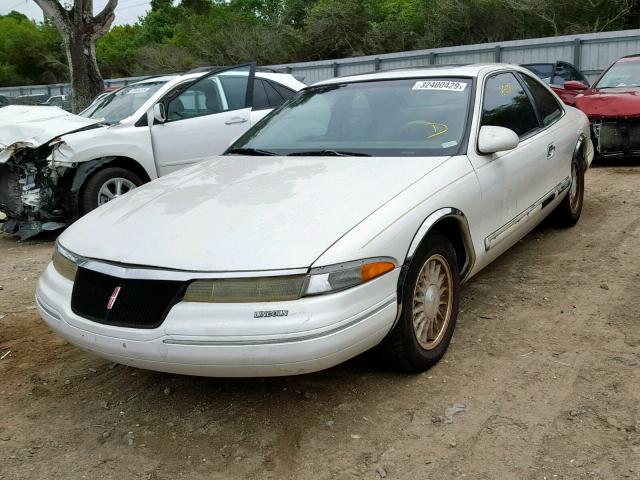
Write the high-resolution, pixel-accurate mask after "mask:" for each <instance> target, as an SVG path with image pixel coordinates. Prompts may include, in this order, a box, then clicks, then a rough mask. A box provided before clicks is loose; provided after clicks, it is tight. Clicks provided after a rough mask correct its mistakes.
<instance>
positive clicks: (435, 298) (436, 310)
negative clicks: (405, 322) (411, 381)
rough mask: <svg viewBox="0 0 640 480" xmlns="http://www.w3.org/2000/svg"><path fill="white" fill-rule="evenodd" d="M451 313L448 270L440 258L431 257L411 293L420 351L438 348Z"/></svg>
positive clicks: (451, 295)
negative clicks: (421, 349)
mask: <svg viewBox="0 0 640 480" xmlns="http://www.w3.org/2000/svg"><path fill="white" fill-rule="evenodd" d="M452 309H453V275H452V274H451V267H450V266H449V263H448V262H447V260H446V259H445V258H444V257H443V256H442V255H439V254H435V255H432V256H431V257H429V258H428V259H427V261H426V262H425V263H424V265H423V266H422V270H421V271H420V273H419V275H418V280H417V282H416V286H415V288H414V291H413V311H412V318H413V332H414V334H415V337H416V340H417V341H418V343H419V344H420V346H421V347H422V348H424V349H425V350H432V349H434V348H436V347H437V346H438V345H439V344H440V342H441V341H442V338H443V337H444V335H445V332H446V331H447V326H448V325H449V321H450V320H451V313H452Z"/></svg>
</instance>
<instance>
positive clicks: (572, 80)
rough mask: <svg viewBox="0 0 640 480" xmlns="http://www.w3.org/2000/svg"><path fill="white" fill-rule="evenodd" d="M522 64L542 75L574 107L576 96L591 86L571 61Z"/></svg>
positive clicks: (563, 99)
mask: <svg viewBox="0 0 640 480" xmlns="http://www.w3.org/2000/svg"><path fill="white" fill-rule="evenodd" d="M521 66H522V67H524V68H526V69H528V70H531V71H532V72H533V73H535V74H536V75H537V76H538V77H540V79H541V80H542V81H544V82H545V83H547V84H548V85H549V87H551V90H553V91H554V92H556V94H557V95H558V96H559V97H560V99H561V100H562V101H563V102H564V103H566V104H567V105H571V106H572V107H574V106H575V98H576V96H577V95H578V94H580V93H581V92H582V91H583V90H586V89H587V88H589V81H588V80H587V79H586V78H585V76H584V75H583V74H582V73H580V70H578V69H577V68H576V67H575V66H574V65H571V64H570V63H569V62H555V63H526V64H523V65H521Z"/></svg>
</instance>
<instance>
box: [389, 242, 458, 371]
mask: <svg viewBox="0 0 640 480" xmlns="http://www.w3.org/2000/svg"><path fill="white" fill-rule="evenodd" d="M401 295H402V313H401V316H400V318H399V320H398V323H397V324H396V326H395V327H394V328H393V330H392V331H391V332H390V333H389V334H388V335H387V337H386V338H385V340H384V341H383V344H382V350H383V352H384V354H385V356H386V357H387V359H389V360H390V361H391V362H392V363H393V364H394V365H396V366H397V367H399V368H400V369H402V370H405V371H408V372H421V371H424V370H426V369H428V368H429V367H431V366H432V365H434V364H435V363H436V362H437V361H438V360H440V358H441V357H442V356H443V355H444V353H445V352H446V350H447V347H448V346H449V343H450V342H451V337H452V336H453V330H454V329H455V325H456V319H457V317H458V302H459V296H460V275H459V272H458V262H457V259H456V253H455V250H454V249H453V247H452V246H451V242H449V240H448V239H447V238H446V237H445V236H443V235H441V234H439V233H433V234H429V237H428V238H427V239H426V241H425V243H424V244H423V245H422V246H421V247H420V249H418V251H417V252H416V255H415V257H414V259H413V260H412V262H411V266H410V267H409V271H408V272H407V277H406V279H405V282H404V286H403V289H402V292H401Z"/></svg>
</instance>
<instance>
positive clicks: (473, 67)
mask: <svg viewBox="0 0 640 480" xmlns="http://www.w3.org/2000/svg"><path fill="white" fill-rule="evenodd" d="M504 69H510V70H517V71H520V72H525V73H529V74H531V72H530V71H529V70H527V69H525V68H522V67H519V66H517V65H511V64H507V63H474V64H469V65H437V66H436V65H434V66H433V67H419V68H405V69H401V70H387V71H384V72H376V73H367V74H360V75H352V76H348V77H336V78H332V79H329V80H323V81H321V82H318V83H314V85H330V84H334V83H350V82H365V81H368V80H392V79H402V78H428V77H477V76H479V75H481V74H486V73H489V72H491V71H494V70H504Z"/></svg>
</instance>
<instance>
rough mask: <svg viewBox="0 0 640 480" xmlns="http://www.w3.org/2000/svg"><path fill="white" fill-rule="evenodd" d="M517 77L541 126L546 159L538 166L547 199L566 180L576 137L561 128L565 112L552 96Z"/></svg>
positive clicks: (527, 79) (528, 79)
mask: <svg viewBox="0 0 640 480" xmlns="http://www.w3.org/2000/svg"><path fill="white" fill-rule="evenodd" d="M518 75H519V76H520V78H521V79H522V81H523V84H524V85H525V87H526V88H527V90H528V91H529V94H530V96H531V99H532V100H533V104H534V106H535V108H536V110H537V113H538V117H539V119H540V123H541V125H542V129H541V131H540V133H539V134H538V138H537V140H538V141H539V142H540V143H541V144H542V145H543V146H545V148H546V156H545V159H544V162H543V163H542V164H540V165H539V175H544V178H545V179H546V178H548V179H549V181H548V182H546V185H545V188H543V189H542V191H543V193H544V194H545V195H547V192H549V191H552V190H554V189H556V188H560V187H561V186H562V185H563V184H564V183H566V182H567V181H568V180H569V178H570V174H571V172H570V165H571V162H570V159H571V158H572V156H573V152H574V149H575V146H576V137H575V136H572V135H567V133H566V132H567V130H566V128H565V126H564V125H563V117H564V108H563V107H562V105H561V104H560V103H559V102H558V100H557V99H556V98H555V97H554V96H553V94H552V93H551V92H549V90H547V89H546V87H545V86H544V85H542V84H541V83H540V81H539V80H538V79H537V78H535V77H533V76H530V75H527V74H524V73H519V74H518ZM545 189H546V190H545ZM542 213H546V212H544V211H543V212H542Z"/></svg>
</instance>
